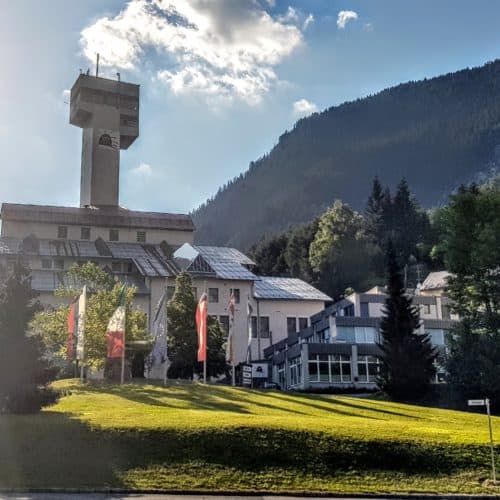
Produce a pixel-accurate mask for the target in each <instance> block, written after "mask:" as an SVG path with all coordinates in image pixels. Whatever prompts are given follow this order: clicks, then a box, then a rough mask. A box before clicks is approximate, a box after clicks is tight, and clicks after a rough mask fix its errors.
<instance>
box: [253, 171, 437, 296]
mask: <svg viewBox="0 0 500 500" xmlns="http://www.w3.org/2000/svg"><path fill="white" fill-rule="evenodd" d="M365 199H366V200H367V201H366V206H365V209H364V211H363V212H356V211H354V210H352V209H351V208H350V206H349V205H347V204H346V203H343V202H342V201H341V200H335V202H334V203H333V204H332V205H331V206H330V207H328V208H327V210H325V212H324V213H323V214H321V215H320V216H319V217H318V218H315V219H313V221H312V222H310V223H306V224H301V225H299V226H297V227H295V228H293V229H290V230H287V231H283V232H282V233H279V234H276V235H271V236H267V237H265V238H262V239H261V240H260V241H259V242H258V243H257V244H255V245H253V246H252V247H251V248H250V250H249V253H250V256H251V257H252V258H253V260H254V261H255V262H256V263H257V269H256V271H257V272H258V273H259V274H262V275H264V276H290V277H294V278H301V279H303V280H305V281H307V282H308V283H312V284H314V285H315V286H317V287H318V288H319V289H320V290H322V291H323V292H325V293H327V294H328V295H329V296H330V297H332V298H333V299H339V298H340V297H342V296H343V295H344V294H345V293H348V292H349V290H356V291H361V290H367V289H368V288H370V287H372V286H374V285H382V284H384V283H385V277H386V276H385V271H386V269H385V267H386V262H385V254H386V250H387V248H388V246H389V245H390V246H391V247H392V249H393V251H394V255H395V258H396V259H397V263H398V265H399V266H400V267H401V268H402V269H404V275H405V277H404V286H405V288H406V287H408V288H415V287H416V286H417V284H418V283H419V282H420V283H421V282H422V280H423V278H424V277H425V276H426V275H427V273H428V272H429V271H430V270H433V269H442V268H443V267H444V261H443V258H442V255H441V253H440V252H439V251H438V249H437V247H438V244H439V241H440V240H441V233H442V227H441V226H442V220H441V219H442V215H441V214H442V213H443V209H435V210H433V211H432V212H426V211H424V210H423V209H422V208H421V207H420V205H419V203H418V201H417V200H416V199H415V197H414V196H413V194H412V193H411V190H410V187H409V186H408V183H407V182H406V180H405V179H401V181H400V182H399V183H398V185H397V187H396V189H395V190H394V192H391V190H390V189H389V187H387V186H386V187H384V186H382V184H381V183H380V181H379V180H378V178H376V177H375V179H374V180H373V184H372V190H371V194H370V195H369V196H368V193H366V196H365Z"/></svg>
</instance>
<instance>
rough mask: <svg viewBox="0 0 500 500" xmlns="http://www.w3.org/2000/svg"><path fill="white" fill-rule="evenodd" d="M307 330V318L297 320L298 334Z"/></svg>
mask: <svg viewBox="0 0 500 500" xmlns="http://www.w3.org/2000/svg"><path fill="white" fill-rule="evenodd" d="M306 328H307V318H299V332H300V331H301V330H304V329H306Z"/></svg>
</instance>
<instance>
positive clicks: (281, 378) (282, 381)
mask: <svg viewBox="0 0 500 500" xmlns="http://www.w3.org/2000/svg"><path fill="white" fill-rule="evenodd" d="M278 385H279V386H280V388H282V389H285V388H286V377H285V363H280V364H279V365H278Z"/></svg>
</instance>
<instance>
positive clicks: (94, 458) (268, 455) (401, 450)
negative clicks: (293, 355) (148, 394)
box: [0, 411, 488, 489]
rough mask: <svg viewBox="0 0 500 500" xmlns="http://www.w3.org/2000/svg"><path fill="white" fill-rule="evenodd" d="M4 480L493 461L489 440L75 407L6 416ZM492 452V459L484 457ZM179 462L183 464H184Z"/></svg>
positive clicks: (0, 442) (0, 427)
mask: <svg viewBox="0 0 500 500" xmlns="http://www.w3.org/2000/svg"><path fill="white" fill-rule="evenodd" d="M0 450H1V453H0V487H2V488H49V487H50V488H84V489H85V488H107V487H123V486H124V484H123V477H124V475H125V474H126V473H127V471H130V470H134V469H135V470H143V469H148V468H154V467H155V466H165V465H168V466H169V467H174V468H175V467H177V466H179V467H180V468H182V464H185V463H191V462H192V461H199V462H203V463H207V464H217V465H221V466H224V467H230V468H236V469H237V470H241V471H250V472H252V471H262V470H265V469H266V468H293V469H296V470H299V471H300V470H304V471H305V470H309V471H315V472H318V471H324V472H325V473H333V472H336V471H342V470H348V469H349V468H350V467H356V468H358V469H372V470H380V471H405V472H406V473H408V474H419V473H422V472H429V471H436V472H437V471H441V472H444V471H450V470H453V469H457V468H464V467H470V466H473V465H475V466H477V465H480V466H484V465H485V464H486V465H487V458H488V455H487V453H486V452H485V448H484V447H465V446H462V447H450V446H436V445H434V444H427V445H424V444H422V443H417V442H415V443H411V442H399V441H376V440H359V439H352V438H351V439H349V438H338V437H335V436H332V435H331V434H330V435H329V434H325V433H320V432H310V431H293V430H285V429H270V428H248V427H240V428H230V429H208V430H207V429H199V430H198V429H195V430H193V429H189V430H188V429H183V430H147V431H138V430H134V429H128V430H97V429H92V428H91V427H90V426H88V425H87V424H84V423H82V422H81V421H79V420H77V419H76V418H74V417H72V416H71V415H69V414H61V413H56V412H50V411H47V412H42V413H41V414H39V415H32V416H17V415H16V416H12V415H10V416H9V415H2V416H0ZM485 458H486V461H485V460H484V459H485ZM176 464H177V465H176Z"/></svg>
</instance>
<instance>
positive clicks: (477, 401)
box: [467, 399, 486, 406]
mask: <svg viewBox="0 0 500 500" xmlns="http://www.w3.org/2000/svg"><path fill="white" fill-rule="evenodd" d="M467 404H468V405H469V406H486V401H485V400H484V399H469V401H467Z"/></svg>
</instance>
